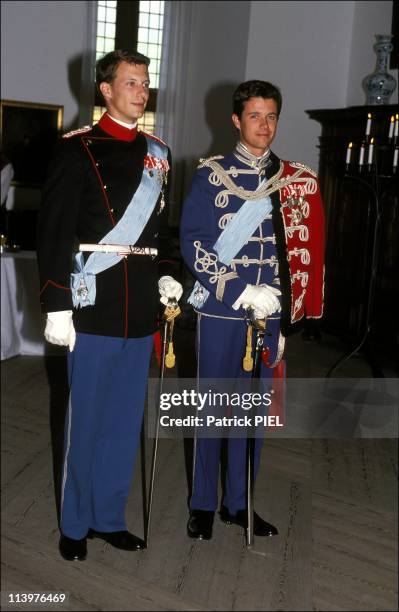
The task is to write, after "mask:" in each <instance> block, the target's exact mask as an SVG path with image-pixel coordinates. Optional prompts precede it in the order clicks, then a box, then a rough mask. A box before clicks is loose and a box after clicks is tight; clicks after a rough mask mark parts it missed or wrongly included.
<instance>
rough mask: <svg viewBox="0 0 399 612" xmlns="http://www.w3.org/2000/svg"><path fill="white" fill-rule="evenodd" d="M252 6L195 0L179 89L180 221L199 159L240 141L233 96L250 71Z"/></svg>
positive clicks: (176, 211) (176, 213) (174, 216)
mask: <svg viewBox="0 0 399 612" xmlns="http://www.w3.org/2000/svg"><path fill="white" fill-rule="evenodd" d="M250 5H251V3H250V2H241V1H237V0H236V1H235V2H230V1H223V2H212V1H209V2H208V1H195V2H192V7H191V9H192V10H191V23H190V24H187V26H188V27H189V28H190V41H189V45H188V51H187V57H186V58H185V59H186V61H185V70H184V72H183V73H182V75H181V81H180V84H179V93H178V95H179V96H180V97H183V98H184V104H183V110H182V112H181V116H180V118H179V126H180V129H181V130H182V138H181V139H179V146H178V148H177V150H174V151H172V154H173V155H174V160H175V169H176V172H175V173H174V175H175V177H176V178H177V181H178V182H179V183H180V182H181V189H180V192H179V193H177V194H176V202H175V206H174V211H173V214H172V222H174V223H177V220H178V217H179V209H180V206H181V202H182V199H183V197H184V195H185V193H186V192H187V189H188V186H189V183H190V182H191V178H192V175H193V173H194V170H195V168H196V166H197V164H198V159H199V158H200V157H206V156H209V155H215V154H220V153H227V152H228V151H229V150H231V148H232V147H233V145H234V143H235V140H236V133H235V130H234V128H233V125H232V122H231V113H232V110H231V99H232V94H233V91H234V89H235V88H236V87H237V85H238V84H239V83H240V82H241V81H242V80H243V79H244V76H245V66H246V55H247V32H248V27H249V15H250V8H251V6H250Z"/></svg>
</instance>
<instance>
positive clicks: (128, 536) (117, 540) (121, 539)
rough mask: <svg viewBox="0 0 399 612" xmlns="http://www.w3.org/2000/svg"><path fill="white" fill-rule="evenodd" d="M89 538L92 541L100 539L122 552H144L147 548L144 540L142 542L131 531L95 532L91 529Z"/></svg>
mask: <svg viewBox="0 0 399 612" xmlns="http://www.w3.org/2000/svg"><path fill="white" fill-rule="evenodd" d="M87 537H88V538H90V539H93V538H100V540H104V541H105V542H108V544H111V546H115V548H120V549H121V550H142V549H143V548H145V542H144V540H140V538H137V537H136V536H135V535H133V534H132V533H130V532H129V531H95V530H94V529H89V533H88V534H87Z"/></svg>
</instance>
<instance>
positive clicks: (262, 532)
mask: <svg viewBox="0 0 399 612" xmlns="http://www.w3.org/2000/svg"><path fill="white" fill-rule="evenodd" d="M219 515H220V518H221V520H222V521H223V522H224V523H227V525H231V524H232V523H233V524H234V525H239V526H240V527H243V528H244V529H246V528H247V527H248V511H247V510H238V512H237V514H230V512H229V511H228V509H227V508H226V506H222V507H221V509H220V512H219ZM254 535H256V536H275V535H278V529H277V527H275V526H274V525H271V524H270V523H267V522H266V521H264V520H263V518H261V517H260V516H259V514H256V512H254Z"/></svg>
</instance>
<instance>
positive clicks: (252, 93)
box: [233, 81, 283, 117]
mask: <svg viewBox="0 0 399 612" xmlns="http://www.w3.org/2000/svg"><path fill="white" fill-rule="evenodd" d="M250 98H270V99H272V100H275V102H276V104H277V115H280V112H281V107H282V105H283V97H282V95H281V91H280V90H279V88H278V87H276V86H275V85H273V84H272V83H268V82H267V81H245V83H241V84H240V85H239V86H238V87H237V89H236V90H235V92H234V94H233V113H234V114H235V115H237V116H238V117H241V114H242V111H243V110H244V103H245V102H248V100H249V99H250Z"/></svg>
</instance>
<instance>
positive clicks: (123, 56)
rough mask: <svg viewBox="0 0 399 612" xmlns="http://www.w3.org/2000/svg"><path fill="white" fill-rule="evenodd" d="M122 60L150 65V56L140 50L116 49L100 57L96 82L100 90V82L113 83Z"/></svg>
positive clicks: (97, 64)
mask: <svg viewBox="0 0 399 612" xmlns="http://www.w3.org/2000/svg"><path fill="white" fill-rule="evenodd" d="M121 62H127V63H128V64H139V65H140V64H141V65H145V66H149V64H150V58H149V57H147V56H146V55H143V54H142V53H139V52H138V51H129V50H127V49H116V50H115V51H110V53H107V54H106V55H104V56H103V57H100V59H99V60H97V63H96V84H97V88H98V90H99V91H100V83H104V82H105V83H112V81H113V80H114V79H115V75H116V71H117V69H118V66H119V64H120V63H121ZM100 93H101V92H100Z"/></svg>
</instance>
